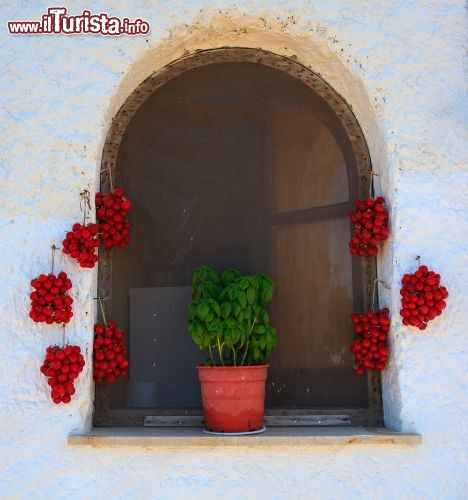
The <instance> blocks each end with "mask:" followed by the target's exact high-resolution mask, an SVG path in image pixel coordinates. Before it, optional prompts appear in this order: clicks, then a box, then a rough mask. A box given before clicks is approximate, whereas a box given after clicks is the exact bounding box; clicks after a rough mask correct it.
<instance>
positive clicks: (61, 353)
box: [41, 345, 85, 404]
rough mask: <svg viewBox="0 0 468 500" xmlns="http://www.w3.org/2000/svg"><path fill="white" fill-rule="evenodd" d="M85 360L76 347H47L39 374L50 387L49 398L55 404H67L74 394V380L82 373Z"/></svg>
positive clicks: (79, 349)
mask: <svg viewBox="0 0 468 500" xmlns="http://www.w3.org/2000/svg"><path fill="white" fill-rule="evenodd" d="M84 366H85V360H84V357H83V355H82V354H81V348H80V346H77V345H67V346H65V347H60V346H57V345H55V346H49V347H48V348H47V349H46V354H45V358H44V362H43V363H42V365H41V373H42V374H44V375H45V376H46V377H47V383H48V384H49V386H50V387H51V391H50V397H51V398H52V401H53V402H54V403H55V404H59V403H69V402H70V401H71V396H72V395H73V394H75V386H74V380H75V379H76V378H77V377H78V375H79V374H80V373H81V372H82V371H83V367H84Z"/></svg>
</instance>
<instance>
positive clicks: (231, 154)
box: [110, 62, 368, 415]
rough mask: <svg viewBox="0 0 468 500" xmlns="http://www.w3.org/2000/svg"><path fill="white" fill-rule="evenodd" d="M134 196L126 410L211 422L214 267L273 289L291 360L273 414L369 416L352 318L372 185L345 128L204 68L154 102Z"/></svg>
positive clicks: (139, 131) (273, 385)
mask: <svg viewBox="0 0 468 500" xmlns="http://www.w3.org/2000/svg"><path fill="white" fill-rule="evenodd" d="M115 183H116V185H119V186H122V187H123V188H124V189H125V191H126V192H128V194H129V196H130V197H131V200H132V203H133V206H132V210H131V212H130V220H131V224H132V230H131V232H132V244H131V245H130V246H128V247H127V248H126V249H124V250H114V252H113V261H112V280H111V304H112V306H111V309H112V317H113V318H114V319H115V321H117V323H118V324H119V325H122V328H124V329H125V331H126V333H127V342H128V344H129V347H130V356H131V366H130V376H129V380H128V381H120V382H119V383H117V384H115V385H113V386H112V388H111V392H110V406H111V407H113V408H125V407H127V408H148V410H147V414H148V415H156V414H164V413H171V412H173V413H174V414H177V413H182V414H183V413H184V412H185V413H190V412H192V413H193V412H195V413H196V412H197V411H198V410H199V407H200V395H199V388H198V381H197V374H196V370H195V364H196V363H197V362H201V361H203V356H202V355H201V354H200V353H198V351H197V349H196V348H195V347H194V345H193V343H192V340H191V338H190V335H189V333H188V331H187V329H186V323H185V314H186V306H187V304H188V301H189V300H190V287H189V285H190V279H191V275H192V273H193V270H194V269H195V267H196V266H198V265H199V264H209V265H211V266H213V267H214V268H215V269H216V270H218V271H222V270H224V269H226V268H230V267H235V268H239V269H241V270H242V271H244V272H247V273H268V274H270V275H272V276H273V278H274V280H275V282H276V285H277V292H276V295H275V299H274V301H273V304H272V306H271V317H272V323H273V324H274V326H276V327H277V330H278V347H277V349H276V350H275V351H274V353H273V356H272V357H271V359H270V368H269V377H268V380H267V407H268V408H270V409H272V410H282V409H286V410H288V409H289V410H294V409H300V410H307V409H312V410H313V409H314V408H335V407H336V408H343V407H346V408H363V407H364V408H365V407H366V406H367V404H368V386H367V384H368V381H367V379H366V378H365V377H357V376H355V375H354V374H353V371H352V364H353V362H352V356H351V353H350V352H349V346H350V343H351V341H352V338H353V333H352V326H351V324H350V321H349V317H350V314H351V312H352V311H353V309H355V308H362V306H363V301H364V299H363V288H364V281H363V276H362V270H361V267H360V266H359V265H356V262H354V261H353V260H352V258H351V255H350V253H349V251H348V241H349V238H350V224H349V219H348V212H349V210H350V209H351V206H352V203H353V201H354V199H356V198H357V197H358V186H357V184H358V182H357V172H356V169H355V165H354V159H353V155H352V153H351V147H350V145H349V141H348V139H347V136H346V133H345V131H344V129H343V126H342V125H341V123H340V122H339V121H338V119H337V118H336V116H335V115H334V113H333V112H332V110H331V109H330V108H329V107H328V105H327V104H326V102H325V101H324V100H323V99H322V98H321V97H319V96H318V95H316V94H315V93H314V91H312V90H311V89H310V88H309V87H308V86H306V85H305V84H304V83H303V82H301V81H300V80H298V79H296V78H293V77H292V76H290V75H288V74H287V73H285V72H283V71H279V70H276V69H273V68H270V67H267V66H263V65H260V64H253V63H243V62H235V63H233V62H230V63H216V64H207V65H205V66H200V67H198V68H196V69H192V70H190V71H187V72H185V73H182V74H181V75H180V76H177V77H176V78H173V79H172V80H170V81H169V82H167V83H165V84H164V85H163V86H162V87H160V88H159V89H158V90H157V91H155V92H154V93H153V94H152V95H151V96H150V97H149V98H148V99H147V100H146V101H145V102H144V104H143V105H142V106H141V107H140V109H139V110H138V111H137V112H136V114H135V115H134V116H133V118H132V120H131V121H130V123H129V125H128V127H127V129H126V132H125V134H124V136H123V139H122V142H121V145H120V148H119V152H118V157H117V161H116V179H115Z"/></svg>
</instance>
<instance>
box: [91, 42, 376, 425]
mask: <svg viewBox="0 0 468 500" xmlns="http://www.w3.org/2000/svg"><path fill="white" fill-rule="evenodd" d="M225 62H250V63H256V64H263V65H266V66H269V67H271V68H275V69H279V70H281V71H284V72H287V73H288V74H290V75H291V76H293V77H295V78H297V79H299V80H301V81H302V82H303V83H305V84H306V85H307V86H308V87H310V88H311V89H312V90H313V91H314V92H315V93H316V94H318V95H319V96H320V97H321V98H322V99H323V105H324V106H327V107H328V108H331V109H332V111H333V113H334V115H335V116H336V117H337V118H338V122H337V121H336V120H335V122H334V123H332V122H330V123H326V125H327V126H328V127H329V128H330V129H331V131H332V133H333V134H334V135H335V137H338V138H339V143H340V146H341V147H344V148H345V149H347V151H344V152H343V153H344V156H346V157H347V158H349V161H348V162H347V165H346V168H347V171H348V177H349V182H350V183H354V189H355V191H356V192H357V193H358V194H359V197H360V198H365V197H367V196H368V195H369V193H368V190H369V186H370V183H371V178H370V177H371V173H370V172H371V163H370V156H369V151H368V148H367V144H366V141H365V139H364V136H363V133H362V130H361V128H360V126H359V124H358V122H357V119H356V117H355V116H354V114H353V113H352V111H351V109H350V107H349V106H348V105H347V103H346V102H345V101H344V99H343V98H342V97H341V96H340V95H339V94H338V93H337V92H336V91H335V90H334V89H333V88H332V87H331V86H330V85H328V84H327V83H326V82H325V81H324V80H323V79H322V78H321V77H320V76H318V75H317V74H315V73H314V72H312V71H311V70H310V69H309V68H307V67H305V66H303V65H302V64H300V63H298V62H297V61H295V60H292V59H289V58H287V57H284V56H280V55H277V54H274V53H271V52H267V51H264V50H259V49H249V48H222V49H212V50H206V51H200V52H197V53H195V54H193V55H189V56H186V57H183V58H181V59H178V60H176V61H173V62H172V63H170V64H168V65H167V66H165V67H163V68H161V69H160V70H158V71H156V72H155V73H154V74H152V75H151V76H150V77H148V78H147V79H146V80H145V81H144V82H142V83H141V84H140V85H139V86H138V87H137V88H136V89H135V90H134V92H133V93H132V94H131V95H130V96H129V97H128V98H127V100H126V101H125V103H124V104H123V105H122V106H121V108H120V109H119V111H118V112H117V114H116V116H115V117H114V119H113V121H112V124H111V127H110V130H109V132H108V135H107V138H106V141H105V145H104V149H103V155H102V170H103V171H104V170H106V171H107V170H108V169H110V171H111V175H114V173H115V167H116V159H117V152H118V149H119V145H120V142H121V140H122V138H123V135H124V133H125V131H126V128H127V126H128V124H129V123H130V120H131V118H132V117H133V116H134V114H135V113H136V111H137V110H138V109H139V108H140V106H141V105H142V104H143V102H144V101H145V100H146V98H148V97H149V96H150V95H152V94H153V93H154V92H155V91H156V90H157V89H158V88H159V87H161V86H162V85H164V84H165V83H166V82H168V81H169V80H171V79H172V78H175V77H177V76H179V75H181V74H182V73H184V72H186V71H190V70H192V69H194V68H197V67H199V66H202V65H206V64H213V63H225ZM336 123H339V126H338V127H337V125H336ZM346 153H348V154H346ZM356 187H357V189H356ZM101 189H102V190H106V191H107V190H109V189H110V180H109V175H107V173H106V174H103V175H102V176H101ZM353 205H354V200H349V201H348V202H345V203H340V204H337V205H333V206H324V207H316V208H313V209H308V210H302V211H296V212H294V213H285V214H277V215H275V216H274V224H275V225H281V224H284V223H287V224H289V223H299V222H304V221H308V220H312V219H315V218H317V217H329V216H330V215H333V214H343V213H347V212H349V211H350V210H352V209H353ZM352 266H353V275H362V276H363V277H364V283H356V284H354V285H353V286H355V287H364V305H365V306H367V305H370V302H371V298H372V288H373V283H374V279H375V276H376V260H375V258H357V257H353V258H352ZM111 279H112V252H110V251H103V252H100V256H99V269H98V292H99V295H100V296H105V297H108V299H109V300H106V301H104V307H105V313H106V316H107V317H111V304H112V297H111V291H112V286H111ZM355 292H358V293H362V291H361V290H355ZM367 383H368V396H369V408H363V409H360V408H358V409H356V408H337V409H328V408H326V409H325V408H324V409H320V408H318V409H314V412H313V415H310V411H308V410H303V411H302V410H300V411H294V412H292V411H291V412H290V411H286V410H281V411H280V410H271V411H268V412H267V413H266V418H267V419H268V421H269V424H270V425H276V424H277V425H284V423H285V422H289V424H288V425H293V424H296V425H314V422H315V424H317V422H318V421H319V420H320V421H322V422H323V423H327V422H328V423H332V422H335V423H336V424H339V422H341V423H343V422H344V421H345V420H346V421H348V420H349V422H350V423H352V424H353V425H368V426H379V425H382V419H383V417H382V401H381V379H380V373H375V372H374V371H370V373H369V374H368V375H367ZM110 401H111V398H110V386H109V385H108V384H102V385H97V386H96V395H95V411H94V425H95V426H142V425H145V423H146V425H155V424H154V417H153V420H152V419H151V418H149V419H148V417H150V415H148V413H149V412H148V410H145V409H130V408H128V409H121V408H111V404H110ZM321 416H323V417H324V418H322V419H320V417H321ZM145 418H146V422H145ZM158 418H159V423H158V425H170V426H180V425H188V426H199V425H200V423H201V417H200V413H199V412H195V413H194V414H193V415H188V416H187V415H185V416H183V417H182V416H176V415H170V414H167V415H164V412H161V415H159V416H158V417H157V418H156V420H157V419H158ZM275 423H276V424H275Z"/></svg>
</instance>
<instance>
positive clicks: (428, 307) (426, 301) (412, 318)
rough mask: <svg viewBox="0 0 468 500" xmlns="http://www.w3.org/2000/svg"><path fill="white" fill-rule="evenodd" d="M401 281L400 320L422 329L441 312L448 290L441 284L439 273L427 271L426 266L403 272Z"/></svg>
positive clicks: (444, 305)
mask: <svg viewBox="0 0 468 500" xmlns="http://www.w3.org/2000/svg"><path fill="white" fill-rule="evenodd" d="M401 283H402V285H403V286H402V288H401V290H400V295H401V305H402V308H401V310H400V315H401V316H402V317H403V321H402V322H403V324H404V325H408V326H415V327H417V328H419V329H420V330H424V329H425V328H426V327H427V323H428V322H429V321H431V320H433V319H434V318H435V317H436V316H440V315H441V314H442V311H443V310H444V309H445V307H446V302H445V299H446V298H447V297H448V295H449V294H448V291H447V289H446V288H445V287H444V286H441V284H440V275H439V274H437V273H435V272H434V271H429V269H428V267H427V266H419V268H418V270H417V271H416V272H414V273H411V274H410V273H408V274H405V275H404V276H403V278H402V280H401Z"/></svg>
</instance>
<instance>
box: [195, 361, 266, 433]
mask: <svg viewBox="0 0 468 500" xmlns="http://www.w3.org/2000/svg"><path fill="white" fill-rule="evenodd" d="M267 368H268V365H253V366H197V369H198V378H199V380H200V386H201V394H202V401H203V417H204V420H205V429H206V430H207V431H211V432H253V431H258V430H260V429H263V427H264V425H263V415H264V406H265V380H266V375H267Z"/></svg>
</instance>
